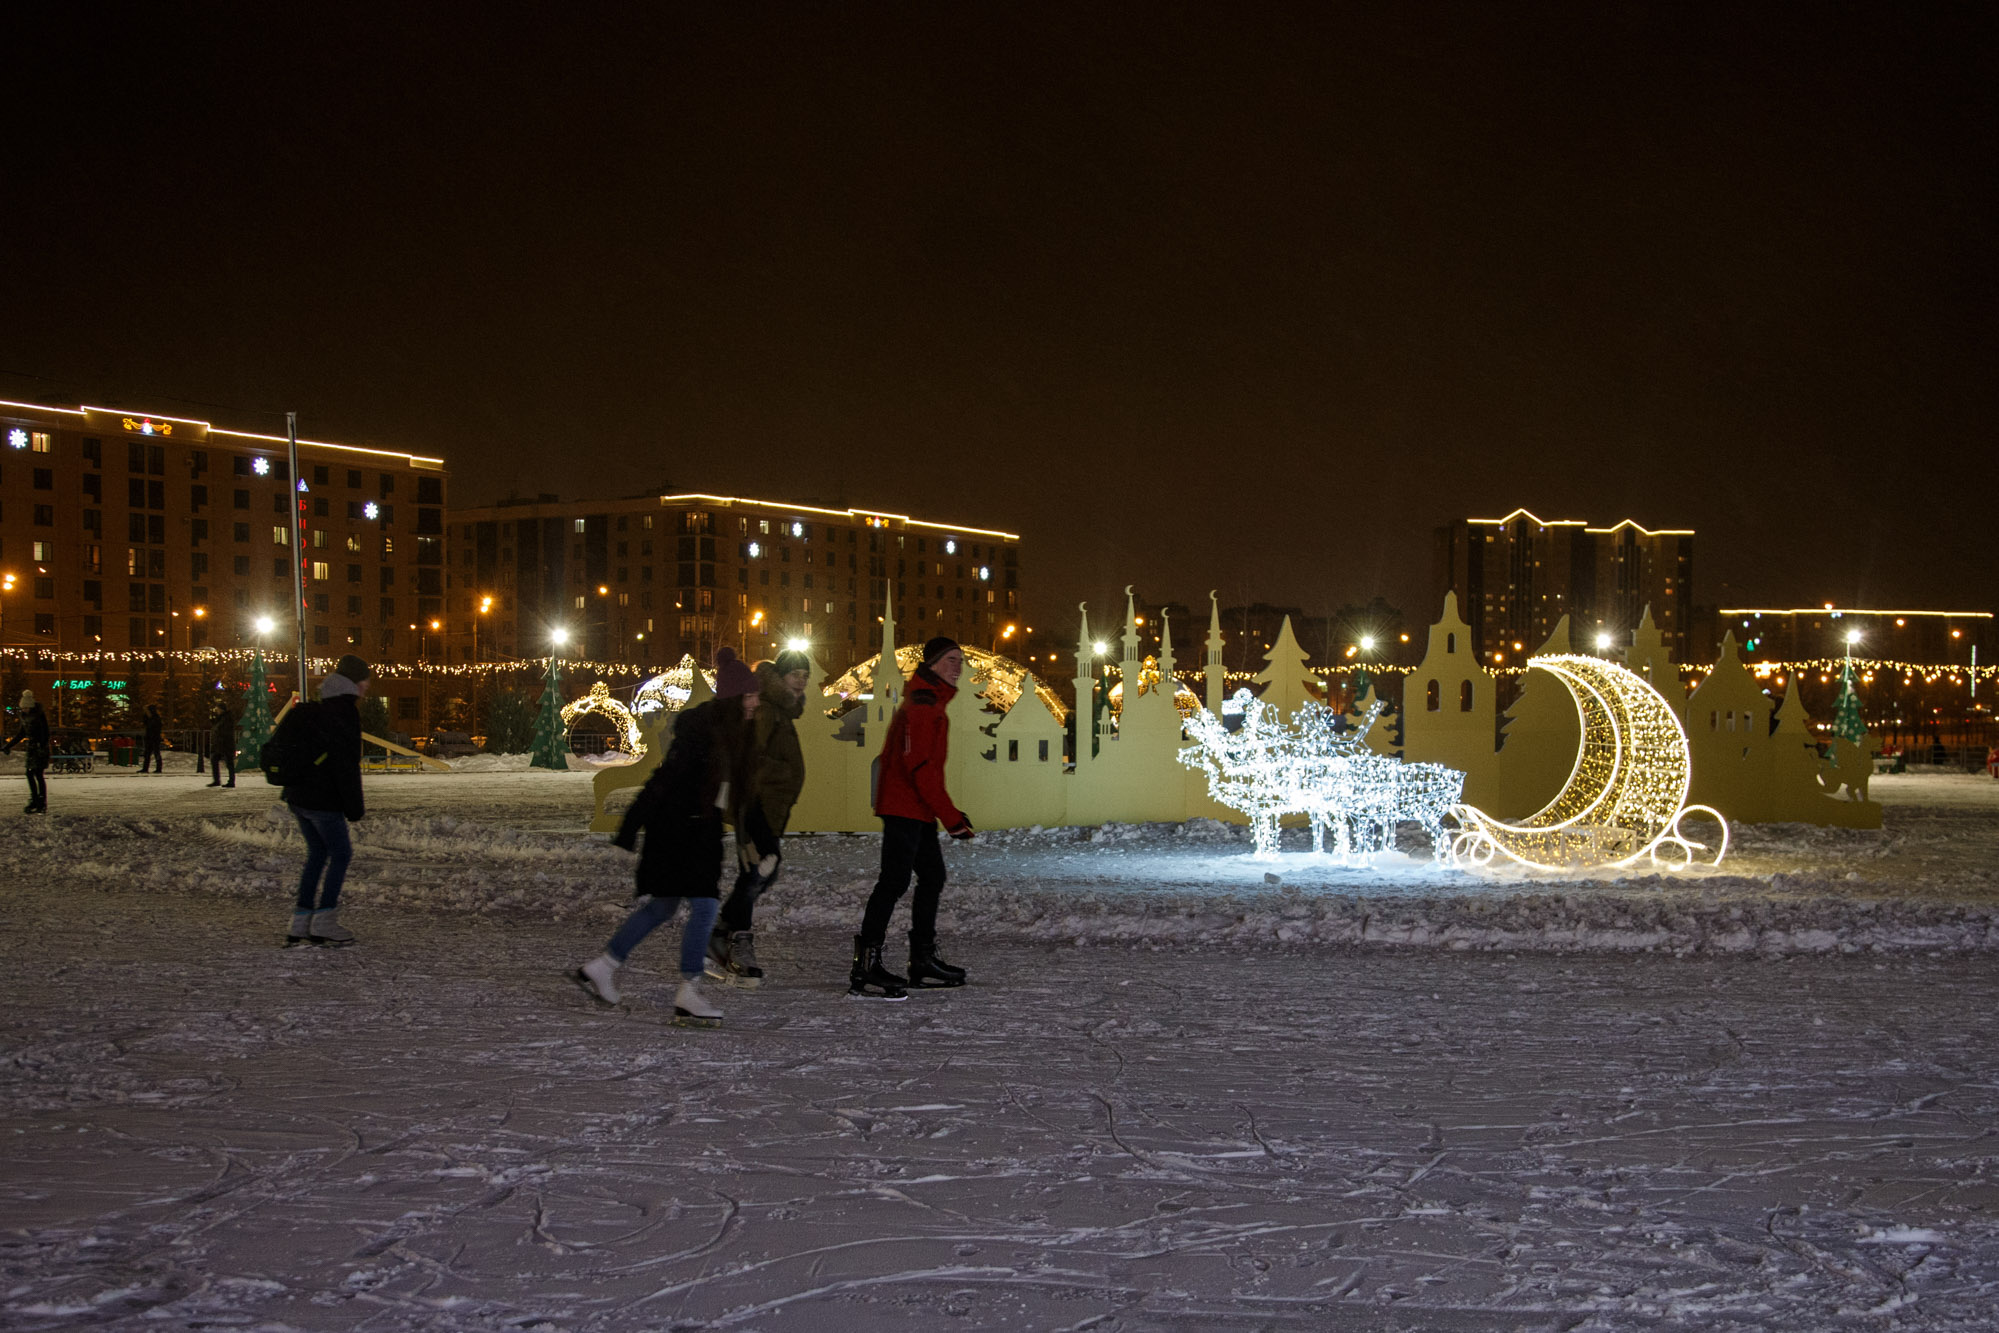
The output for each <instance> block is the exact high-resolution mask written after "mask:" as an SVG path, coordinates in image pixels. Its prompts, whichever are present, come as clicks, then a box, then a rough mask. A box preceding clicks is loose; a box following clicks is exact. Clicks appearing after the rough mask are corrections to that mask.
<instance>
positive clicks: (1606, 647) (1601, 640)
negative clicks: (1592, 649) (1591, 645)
mask: <svg viewBox="0 0 1999 1333" xmlns="http://www.w3.org/2000/svg"><path fill="white" fill-rule="evenodd" d="M1614 642H1616V640H1614V639H1612V638H1611V637H1610V635H1608V634H1605V633H1599V634H1598V635H1597V636H1596V650H1597V651H1598V652H1600V653H1607V652H1609V651H1610V645H1611V644H1612V643H1614Z"/></svg>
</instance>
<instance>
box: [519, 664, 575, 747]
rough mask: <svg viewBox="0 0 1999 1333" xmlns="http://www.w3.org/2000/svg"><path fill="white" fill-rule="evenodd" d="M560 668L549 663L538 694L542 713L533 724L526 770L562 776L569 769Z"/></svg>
mask: <svg viewBox="0 0 1999 1333" xmlns="http://www.w3.org/2000/svg"><path fill="white" fill-rule="evenodd" d="M561 686H562V664H561V663H560V662H558V661H556V660H555V659H554V658H552V657H551V658H549V659H548V677H547V682H546V684H544V685H543V687H542V691H541V712H540V713H539V715H537V716H536V718H535V720H534V748H533V749H532V751H531V752H530V753H529V757H528V767H529V768H552V769H555V770H556V771H557V772H562V771H565V770H567V769H568V767H569V747H568V745H567V744H566V743H565V742H566V739H567V736H568V728H567V727H565V726H563V724H562V695H561Z"/></svg>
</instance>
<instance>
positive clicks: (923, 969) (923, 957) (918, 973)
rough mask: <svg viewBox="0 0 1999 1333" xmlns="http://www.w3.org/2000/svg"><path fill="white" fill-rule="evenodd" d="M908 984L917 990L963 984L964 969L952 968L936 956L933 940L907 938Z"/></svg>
mask: <svg viewBox="0 0 1999 1333" xmlns="http://www.w3.org/2000/svg"><path fill="white" fill-rule="evenodd" d="M909 984H910V985H912V986H915V987H917V988H919V989H925V988H931V987H935V988H937V989H940V990H941V989H944V988H947V987H951V986H962V985H964V984H965V969H964V968H962V967H953V966H951V965H950V964H949V963H947V962H945V961H944V960H943V959H942V958H939V957H938V956H937V944H936V942H935V941H934V940H919V939H917V938H916V937H915V936H914V935H912V936H910V937H909Z"/></svg>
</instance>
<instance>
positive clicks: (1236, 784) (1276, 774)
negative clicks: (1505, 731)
mask: <svg viewBox="0 0 1999 1333" xmlns="http://www.w3.org/2000/svg"><path fill="white" fill-rule="evenodd" d="M1233 702H1234V704H1235V705H1236V708H1237V709H1239V710H1240V711H1241V713H1242V726H1241V727H1240V728H1238V729H1237V730H1235V731H1230V730H1228V728H1227V727H1226V726H1225V725H1224V724H1223V722H1222V719H1220V718H1218V717H1216V716H1215V715H1214V714H1213V713H1210V712H1208V711H1207V710H1206V709H1202V710H1201V711H1200V712H1198V713H1196V714H1194V715H1193V716H1192V717H1191V718H1189V719H1188V720H1187V734H1188V735H1189V736H1190V737H1192V738H1193V740H1194V742H1195V743H1194V744H1193V745H1190V746H1188V747H1187V748H1186V749H1184V750H1182V751H1181V752H1180V762H1181V763H1183V764H1186V765H1187V766H1188V767H1190V768H1199V769H1201V770H1203V771H1204V772H1206V773H1207V775H1208V792H1209V794H1210V795H1212V796H1213V797H1214V798H1215V799H1216V800H1217V801H1219V802H1221V803H1222V804H1223V805H1226V806H1228V807H1229V808H1230V809H1233V810H1240V811H1241V812H1242V813H1244V814H1245V815H1248V816H1249V827H1250V839H1251V842H1252V845H1253V846H1254V847H1255V854H1256V855H1257V856H1259V857H1274V856H1275V855H1277V848H1278V826H1279V823H1280V821H1282V820H1283V818H1284V817H1285V816H1286V815H1303V816H1305V818H1306V819H1307V820H1308V821H1309V822H1310V823H1311V826H1312V850H1313V851H1315V852H1323V851H1325V850H1326V833H1327V831H1328V830H1331V832H1332V834H1333V840H1332V841H1333V848H1332V850H1333V852H1334V854H1335V855H1337V856H1339V857H1341V858H1343V859H1345V858H1358V857H1367V856H1371V855H1373V854H1374V853H1376V852H1382V851H1386V850H1388V849H1389V848H1391V847H1393V846H1394V845H1395V828H1396V825H1398V824H1400V823H1402V822H1403V821H1405V820H1406V821H1409V822H1412V823H1416V824H1420V825H1421V826H1422V827H1423V829H1424V830H1425V831H1426V832H1427V833H1428V834H1429V835H1430V847H1431V850H1432V855H1434V856H1436V857H1438V858H1439V859H1442V858H1443V856H1444V855H1445V853H1446V852H1447V850H1448V849H1449V845H1450V843H1449V839H1447V838H1446V837H1445V835H1444V826H1443V819H1444V816H1445V815H1446V814H1448V813H1450V811H1451V808H1452V807H1453V806H1455V805H1456V804H1457V803H1458V799H1459V797H1461V796H1462V795H1463V793H1464V784H1465V775H1464V774H1462V773H1460V772H1458V771H1457V770H1456V769H1453V768H1445V767H1444V766H1443V765H1441V764H1405V763H1403V762H1402V761H1401V760H1399V759H1389V758H1386V757H1384V756H1381V755H1377V754H1375V753H1373V752H1372V751H1370V750H1369V749H1368V748H1367V743H1366V742H1367V732H1368V728H1369V727H1371V726H1373V725H1374V720H1375V718H1376V717H1378V716H1379V715H1380V712H1381V704H1380V702H1379V701H1376V702H1375V703H1374V704H1373V705H1371V706H1370V707H1369V709H1368V711H1367V713H1366V714H1365V715H1364V716H1363V717H1362V718H1361V721H1360V724H1359V725H1358V726H1355V727H1351V728H1348V727H1343V726H1342V724H1341V719H1340V715H1339V714H1338V713H1336V712H1334V711H1333V710H1332V709H1330V708H1327V707H1326V706H1325V705H1323V704H1319V703H1312V702H1308V703H1306V704H1304V705H1303V706H1301V707H1300V708H1299V709H1298V711H1297V713H1296V714H1295V715H1294V717H1293V719H1292V721H1291V723H1290V724H1289V725H1286V724H1285V723H1284V722H1283V721H1282V719H1281V718H1280V717H1278V716H1277V715H1276V711H1275V710H1274V709H1271V708H1269V707H1267V706H1266V705H1264V704H1263V702H1262V701H1260V700H1259V699H1257V698H1256V697H1255V696H1254V695H1252V694H1251V693H1250V692H1249V691H1248V690H1240V691H1238V692H1237V693H1236V696H1235V699H1234V700H1233Z"/></svg>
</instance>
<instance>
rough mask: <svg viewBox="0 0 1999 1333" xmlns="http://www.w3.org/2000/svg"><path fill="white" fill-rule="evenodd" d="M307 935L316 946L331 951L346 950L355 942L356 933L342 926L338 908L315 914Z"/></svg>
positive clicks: (330, 908)
mask: <svg viewBox="0 0 1999 1333" xmlns="http://www.w3.org/2000/svg"><path fill="white" fill-rule="evenodd" d="M306 933H307V934H308V935H310V936H311V938H312V942H313V943H314V944H318V945H323V946H325V947H326V948H329V949H344V948H346V947H347V946H348V945H350V944H352V943H353V942H354V932H353V931H351V930H349V929H347V927H345V926H343V925H341V924H340V909H338V908H336V907H329V908H327V909H326V910H325V911H323V912H314V913H313V914H312V920H311V922H310V923H309V924H308V927H307V931H306Z"/></svg>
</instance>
